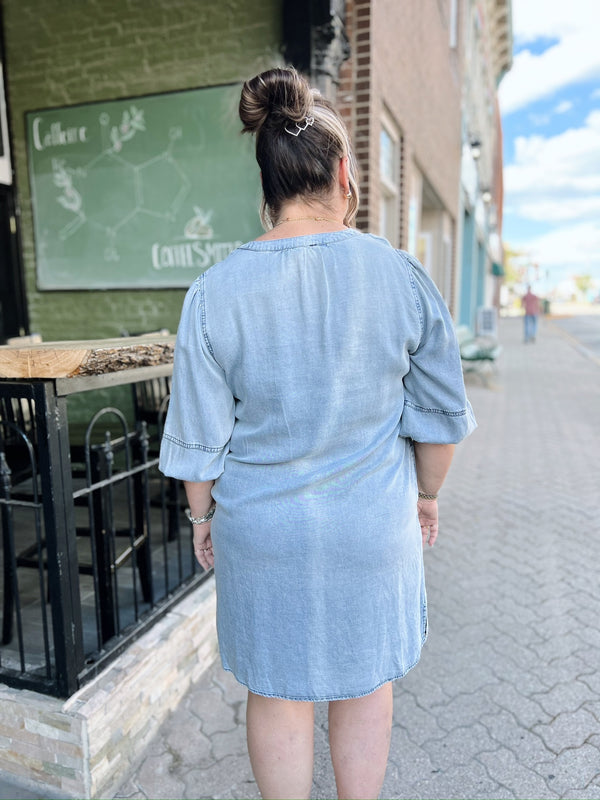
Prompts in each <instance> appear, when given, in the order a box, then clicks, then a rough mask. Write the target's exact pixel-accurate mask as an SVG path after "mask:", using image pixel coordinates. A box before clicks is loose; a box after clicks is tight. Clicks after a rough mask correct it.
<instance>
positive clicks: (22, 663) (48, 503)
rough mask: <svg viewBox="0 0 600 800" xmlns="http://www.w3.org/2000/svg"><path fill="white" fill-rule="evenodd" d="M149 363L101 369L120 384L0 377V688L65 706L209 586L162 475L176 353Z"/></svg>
mask: <svg viewBox="0 0 600 800" xmlns="http://www.w3.org/2000/svg"><path fill="white" fill-rule="evenodd" d="M142 338H143V337H140V340H141V339H142ZM171 338H172V337H171ZM160 345H161V347H162V350H164V347H163V345H164V342H163V341H162V340H161V342H160ZM19 346H20V347H21V351H20V352H21V359H22V346H21V345H19ZM102 346H103V345H102V344H101V343H96V344H95V345H94V347H93V348H92V349H93V350H95V356H94V359H95V362H94V363H96V362H98V360H100V362H101V361H102V357H101V356H102V353H101V351H102ZM110 346H111V347H114V342H113V343H111V345H110ZM132 346H133V347H134V348H135V347H136V346H137V342H136V343H133V345H132V342H131V340H127V344H125V342H123V343H122V345H121V347H122V348H130V349H131V347H132ZM139 346H140V347H142V348H145V349H146V351H147V350H148V342H147V339H146V340H145V341H144V344H143V345H142V344H140V345H139ZM161 347H159V351H160V349H161ZM36 348H37V351H36ZM40 348H43V351H44V353H45V358H46V361H47V362H48V361H49V363H51V362H52V360H51V359H50V360H48V354H49V353H50V352H51V350H52V343H49V344H47V345H43V346H42V345H32V346H31V350H30V353H29V355H30V356H32V357H33V358H34V360H35V356H36V352H37V354H38V355H39V353H40V352H41V351H40ZM8 349H9V348H0V351H2V352H0V370H3V372H2V375H5V374H6V373H7V372H10V370H9V369H7V368H6V359H7V357H8V356H9V355H10V354H9V353H7V350H8ZM117 349H118V350H119V349H120V347H117ZM151 349H152V348H151ZM156 358H157V354H156V352H155V353H153V354H152V353H150V354H148V352H146V354H145V355H144V356H143V357H142V362H141V365H140V366H137V367H135V368H128V367H129V365H128V364H127V363H126V360H127V359H126V357H125V356H124V355H123V353H121V355H120V356H119V357H118V358H112V357H111V359H109V362H108V363H109V366H110V365H112V366H113V367H114V366H116V367H117V369H116V371H108V372H102V371H101V370H102V369H104V368H106V365H104V366H98V370H99V371H98V374H91V375H85V376H82V375H72V376H70V377H58V378H53V377H48V376H47V375H44V376H40V377H34V376H32V377H29V378H27V379H25V378H21V379H14V378H11V377H0V516H1V525H2V548H1V551H0V564H1V574H2V644H1V648H0V680H1V681H2V682H3V683H5V684H6V685H9V686H16V687H23V688H32V689H34V690H36V691H40V692H44V693H47V694H55V695H58V696H62V697H67V696H69V695H70V694H72V693H73V692H74V691H76V690H77V689H78V688H79V687H80V686H81V685H83V684H84V683H85V682H86V681H87V680H89V679H90V678H91V677H92V676H93V675H95V674H98V672H99V670H100V669H102V668H103V667H104V666H106V664H107V663H109V662H110V660H111V659H112V658H114V657H115V656H116V655H117V654H118V653H119V652H121V651H122V650H123V649H124V648H125V647H126V646H127V643H128V642H130V641H131V640H132V639H133V638H135V637H137V636H139V635H140V633H141V632H143V631H144V630H146V629H147V628H148V627H149V626H150V625H151V624H152V623H153V621H154V620H155V619H157V618H158V617H159V616H161V615H162V614H164V613H165V611H166V610H168V609H169V608H170V607H171V606H172V605H173V603H174V602H176V601H177V600H178V599H180V598H181V597H182V596H183V595H184V594H186V593H187V592H188V591H190V590H191V589H192V588H194V587H196V586H197V585H198V584H199V583H200V582H201V581H202V580H203V579H204V578H205V577H206V576H207V574H208V573H204V572H203V570H202V569H201V568H200V567H199V566H198V565H197V563H196V561H195V559H194V557H193V550H192V535H191V526H190V524H189V522H188V521H187V519H186V518H185V514H184V508H185V498H184V493H183V489H182V487H181V485H180V484H179V482H178V481H174V480H170V479H166V478H164V477H163V476H162V475H161V474H160V473H159V472H158V468H157V464H158V445H159V441H160V435H161V428H162V420H163V419H164V414H165V412H166V408H167V404H168V391H169V377H170V373H171V369H172V364H171V361H172V353H171V352H169V351H168V348H167V352H166V354H165V353H163V355H160V353H159V356H158V360H159V361H162V363H152V365H151V366H147V365H146V362H148V361H150V362H153V361H155V360H156ZM3 359H4V361H3ZM123 359H125V367H126V368H125V369H119V368H118V367H119V366H123V363H124V362H123ZM30 363H31V360H30ZM2 364H4V366H2ZM33 371H34V372H35V369H34V370H33ZM38 371H39V370H38ZM42 371H43V370H42ZM46 371H48V370H47V369H46ZM54 371H55V372H56V371H57V370H56V367H54ZM86 393H92V394H90V395H89V396H90V397H92V398H93V399H95V400H96V401H97V400H98V399H101V401H102V407H101V408H100V409H98V410H97V411H95V412H94V413H91V415H90V419H89V421H87V422H86V423H85V424H82V422H81V420H80V419H77V420H74V421H72V420H70V416H69V414H70V411H71V403H72V401H73V398H75V397H76V396H78V398H79V399H81V396H82V395H84V394H86ZM76 410H77V412H78V413H77V414H76V416H77V417H81V409H80V408H78V407H77V409H76ZM71 422H72V424H70V423H71Z"/></svg>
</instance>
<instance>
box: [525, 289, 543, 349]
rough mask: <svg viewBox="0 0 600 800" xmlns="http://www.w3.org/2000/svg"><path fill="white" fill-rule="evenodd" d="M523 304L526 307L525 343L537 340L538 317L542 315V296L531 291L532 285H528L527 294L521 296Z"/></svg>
mask: <svg viewBox="0 0 600 800" xmlns="http://www.w3.org/2000/svg"><path fill="white" fill-rule="evenodd" d="M521 305H522V306H523V308H524V309H525V328H524V341H525V344H527V342H535V336H536V333H537V323H538V317H539V315H540V298H539V297H538V296H537V294H534V293H533V292H532V291H531V286H528V287H527V292H526V294H524V295H523V297H522V298H521Z"/></svg>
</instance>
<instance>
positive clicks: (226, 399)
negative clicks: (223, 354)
mask: <svg viewBox="0 0 600 800" xmlns="http://www.w3.org/2000/svg"><path fill="white" fill-rule="evenodd" d="M205 319H206V314H205V295H204V275H202V276H201V277H200V278H198V280H197V281H196V282H195V283H194V284H193V285H192V287H191V288H190V289H189V291H188V293H187V295H186V298H185V301H184V304H183V310H182V313H181V320H180V323H179V328H178V331H177V339H176V342H175V360H174V367H173V381H172V385H171V399H170V402H169V409H168V412H167V418H166V421H165V427H164V431H163V437H162V441H161V447H160V460H159V469H160V470H161V472H163V473H164V474H165V475H168V476H169V477H172V478H178V479H180V480H185V481H194V482H195V481H208V480H213V479H216V478H218V477H219V475H221V473H222V472H223V462H224V460H225V456H226V454H227V451H228V446H229V440H230V438H231V432H232V430H233V424H234V419H235V400H234V397H233V395H232V393H231V391H230V389H229V387H228V385H227V382H226V380H225V374H224V372H223V370H222V368H221V367H220V365H219V364H218V363H217V361H216V360H215V358H214V356H213V354H212V348H211V346H210V341H209V339H208V336H207V333H206V325H205Z"/></svg>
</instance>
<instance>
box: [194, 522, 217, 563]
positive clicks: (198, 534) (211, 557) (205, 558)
mask: <svg viewBox="0 0 600 800" xmlns="http://www.w3.org/2000/svg"><path fill="white" fill-rule="evenodd" d="M194 554H195V556H196V560H197V561H198V563H199V564H200V566H201V567H204V569H211V568H212V567H214V565H215V554H214V552H213V546H212V540H211V538H210V522H203V523H202V525H194Z"/></svg>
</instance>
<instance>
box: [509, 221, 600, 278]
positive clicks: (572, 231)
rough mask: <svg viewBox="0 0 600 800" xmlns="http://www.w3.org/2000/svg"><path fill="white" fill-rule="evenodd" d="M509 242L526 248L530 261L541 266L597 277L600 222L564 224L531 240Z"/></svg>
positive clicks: (599, 255) (599, 275)
mask: <svg viewBox="0 0 600 800" xmlns="http://www.w3.org/2000/svg"><path fill="white" fill-rule="evenodd" d="M510 244H511V246H512V247H515V248H518V249H520V248H522V249H524V250H526V251H527V253H528V254H529V256H530V258H531V260H532V261H533V262H534V263H537V264H539V265H540V266H541V267H542V268H544V269H552V268H554V269H560V270H561V271H562V272H567V273H571V274H575V275H576V274H578V273H589V274H591V275H594V276H595V277H600V225H598V224H597V223H594V222H591V221H590V222H581V223H578V224H576V225H565V226H562V227H558V228H556V229H555V230H553V231H551V232H550V233H547V234H544V235H543V236H538V237H537V238H535V239H528V240H527V241H526V242H510Z"/></svg>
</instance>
